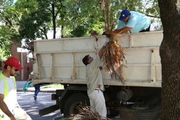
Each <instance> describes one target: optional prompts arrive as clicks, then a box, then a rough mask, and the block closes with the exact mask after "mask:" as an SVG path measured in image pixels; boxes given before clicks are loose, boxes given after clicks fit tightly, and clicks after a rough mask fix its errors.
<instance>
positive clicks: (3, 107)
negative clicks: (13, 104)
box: [0, 94, 16, 120]
mask: <svg viewBox="0 0 180 120" xmlns="http://www.w3.org/2000/svg"><path fill="white" fill-rule="evenodd" d="M0 109H1V110H2V111H3V112H4V113H5V114H6V115H7V116H8V117H9V118H10V119H11V120H16V119H15V118H14V115H13V114H12V113H11V112H10V111H9V109H8V107H7V105H6V103H5V102H4V95H3V94H0Z"/></svg>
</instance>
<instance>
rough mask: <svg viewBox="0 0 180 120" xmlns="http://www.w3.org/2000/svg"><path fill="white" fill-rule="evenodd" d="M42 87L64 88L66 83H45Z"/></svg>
mask: <svg viewBox="0 0 180 120" xmlns="http://www.w3.org/2000/svg"><path fill="white" fill-rule="evenodd" d="M41 88H61V89H64V85H62V84H49V85H43V86H42V87H41Z"/></svg>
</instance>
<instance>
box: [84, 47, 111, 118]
mask: <svg viewBox="0 0 180 120" xmlns="http://www.w3.org/2000/svg"><path fill="white" fill-rule="evenodd" d="M105 49H106V47H105V46H103V47H102V48H101V49H100V50H99V52H98V54H97V56H96V58H95V59H93V58H92V57H91V56H89V55H86V56H85V57H84V58H83V59H82V61H83V63H84V64H85V65H86V66H87V67H86V75H87V88H88V89H87V93H88V96H89V99H90V106H91V109H92V110H93V111H95V112H98V113H99V115H101V116H103V117H106V116H107V109H106V104H105V99H104V95H103V92H102V91H104V84H103V79H102V74H101V71H100V68H99V67H100V63H101V58H102V56H103V54H104V52H105Z"/></svg>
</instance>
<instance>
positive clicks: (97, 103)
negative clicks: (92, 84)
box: [88, 89, 107, 117]
mask: <svg viewBox="0 0 180 120" xmlns="http://www.w3.org/2000/svg"><path fill="white" fill-rule="evenodd" d="M88 96H89V99H90V105H91V109H92V110H93V111H96V112H98V113H99V115H101V116H103V117H106V116H107V109H106V104H105V99H104V95H103V92H102V91H101V90H100V89H96V90H94V91H93V92H92V93H90V94H89V95H88Z"/></svg>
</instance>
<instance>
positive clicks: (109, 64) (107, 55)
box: [103, 35, 125, 83]
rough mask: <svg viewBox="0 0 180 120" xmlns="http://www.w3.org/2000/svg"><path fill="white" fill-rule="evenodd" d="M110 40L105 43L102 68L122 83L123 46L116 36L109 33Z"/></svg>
mask: <svg viewBox="0 0 180 120" xmlns="http://www.w3.org/2000/svg"><path fill="white" fill-rule="evenodd" d="M109 38H110V41H109V42H108V43H107V45H106V51H105V52H104V55H103V57H104V69H105V71H106V72H108V73H109V74H110V75H111V78H112V79H117V80H120V81H121V82H122V83H124V79H123V76H122V67H123V64H122V63H123V60H124V58H125V53H124V50H123V48H122V47H121V46H120V45H119V44H118V37H117V36H116V35H111V36H110V37H109Z"/></svg>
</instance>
